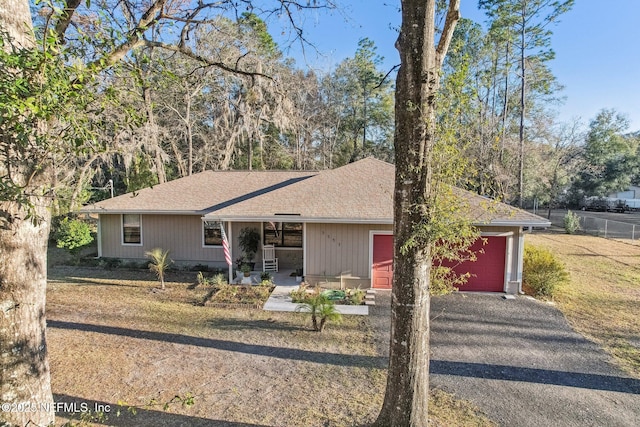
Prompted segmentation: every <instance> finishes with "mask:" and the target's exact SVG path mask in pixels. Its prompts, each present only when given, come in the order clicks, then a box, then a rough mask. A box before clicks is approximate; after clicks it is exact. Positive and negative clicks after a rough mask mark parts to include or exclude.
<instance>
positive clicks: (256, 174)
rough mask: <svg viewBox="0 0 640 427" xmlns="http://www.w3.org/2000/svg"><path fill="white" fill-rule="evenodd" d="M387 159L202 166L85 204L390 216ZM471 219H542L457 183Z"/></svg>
mask: <svg viewBox="0 0 640 427" xmlns="http://www.w3.org/2000/svg"><path fill="white" fill-rule="evenodd" d="M394 171H395V168H394V166H393V165H392V164H389V163H386V162H383V161H380V160H376V159H373V158H366V159H363V160H360V161H357V162H354V163H351V164H348V165H346V166H343V167H340V168H337V169H333V170H326V171H312V172H309V171H307V172H290V171H289V172H276V171H223V172H220V171H218V172H214V171H207V172H202V173H199V174H195V175H192V176H190V177H186V178H181V179H178V180H175V181H171V182H168V183H165V184H161V185H157V186H155V187H153V188H146V189H143V190H140V191H139V192H136V193H129V194H125V195H122V196H118V197H115V198H113V199H108V200H105V201H102V202H99V203H96V204H94V205H88V206H86V207H85V208H84V209H83V211H85V212H97V213H126V212H135V213H152V212H153V213H185V214H193V213H198V214H202V215H205V216H206V217H209V218H212V219H225V220H234V219H235V220H251V219H255V220H273V219H275V218H278V219H280V218H282V219H284V217H287V218H288V217H299V218H300V221H307V222H322V221H328V222H371V223H392V222H393V192H394V188H393V187H394ZM456 194H458V195H460V197H463V198H464V199H465V200H466V201H467V202H468V205H469V210H470V213H471V215H472V218H473V219H474V222H475V223H476V224H493V225H537V226H545V225H548V222H547V221H546V220H544V219H543V218H541V217H539V216H537V215H533V214H530V213H528V212H526V211H523V210H521V209H517V208H514V207H512V206H508V205H506V204H503V203H498V202H493V201H491V200H489V199H486V198H484V197H481V196H479V195H477V194H474V193H471V192H469V191H465V190H460V189H456Z"/></svg>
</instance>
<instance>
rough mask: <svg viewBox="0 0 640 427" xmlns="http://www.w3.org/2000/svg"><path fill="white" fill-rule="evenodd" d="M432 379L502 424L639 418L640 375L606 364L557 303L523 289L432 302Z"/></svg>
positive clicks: (621, 422) (637, 421) (639, 422)
mask: <svg viewBox="0 0 640 427" xmlns="http://www.w3.org/2000/svg"><path fill="white" fill-rule="evenodd" d="M431 311H432V319H433V322H432V329H431V352H432V359H431V385H432V386H437V387H440V388H442V389H444V390H445V391H448V392H452V393H455V394H456V395H457V396H459V397H462V398H464V399H467V400H470V401H472V402H474V403H475V404H476V405H478V406H479V407H480V408H481V409H482V410H483V411H484V412H485V413H486V414H487V415H488V416H489V418H491V419H492V420H494V421H495V422H497V423H498V424H500V425H503V426H536V427H538V426H640V380H637V379H633V378H630V377H629V376H628V375H626V374H625V373H623V372H622V371H620V370H619V369H617V368H615V367H614V366H612V365H611V364H610V358H609V357H608V356H607V354H606V353H604V351H602V350H601V349H600V348H599V347H598V346H596V345H595V344H593V343H591V342H589V341H587V340H586V339H584V338H583V337H582V336H581V335H579V334H577V333H576V332H574V331H573V330H572V329H571V328H570V327H569V325H568V324H567V321H566V320H565V319H564V317H563V316H562V313H561V312H560V311H559V310H557V309H556V308H554V307H552V306H550V305H548V304H545V303H542V302H538V301H535V300H532V299H529V298H526V297H518V298H516V299H515V300H505V299H503V298H502V297H501V295H488V294H468V293H466V294H465V293H461V294H452V295H447V296H444V297H435V298H433V299H432V302H431Z"/></svg>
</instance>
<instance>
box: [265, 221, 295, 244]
mask: <svg viewBox="0 0 640 427" xmlns="http://www.w3.org/2000/svg"><path fill="white" fill-rule="evenodd" d="M262 227H263V231H264V233H263V235H264V244H265V245H274V246H276V247H280V248H301V247H302V223H301V222H264V223H262Z"/></svg>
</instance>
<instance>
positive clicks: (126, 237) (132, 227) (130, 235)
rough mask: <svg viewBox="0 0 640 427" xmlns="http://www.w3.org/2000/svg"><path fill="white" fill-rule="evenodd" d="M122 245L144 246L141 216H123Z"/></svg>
mask: <svg viewBox="0 0 640 427" xmlns="http://www.w3.org/2000/svg"><path fill="white" fill-rule="evenodd" d="M122 243H123V244H125V245H140V244H142V218H141V215H140V214H124V215H122Z"/></svg>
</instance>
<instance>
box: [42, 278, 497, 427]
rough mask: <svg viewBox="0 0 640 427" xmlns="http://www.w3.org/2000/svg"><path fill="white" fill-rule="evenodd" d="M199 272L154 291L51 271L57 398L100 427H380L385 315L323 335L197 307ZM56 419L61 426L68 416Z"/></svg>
mask: <svg viewBox="0 0 640 427" xmlns="http://www.w3.org/2000/svg"><path fill="white" fill-rule="evenodd" d="M195 274H196V273H179V274H178V273H169V275H168V283H167V288H166V290H164V291H160V290H158V289H157V286H158V285H157V282H155V281H153V276H152V275H151V273H149V272H147V271H131V270H111V271H109V270H102V269H94V268H72V267H62V266H57V267H53V268H51V270H50V274H49V278H50V281H49V287H48V293H47V298H48V303H47V317H48V342H49V352H50V362H51V376H52V386H53V390H54V398H55V401H56V402H65V403H70V402H76V403H77V404H78V405H80V404H85V405H86V406H88V407H89V409H94V408H97V409H103V411H102V412H103V413H104V415H106V416H107V417H108V419H107V420H106V421H105V422H104V424H107V425H127V426H178V425H184V426H198V425H202V426H205V425H206V426H227V425H228V426H247V427H248V426H252V427H260V426H356V425H367V424H368V423H369V422H371V421H373V420H374V419H375V416H376V415H377V413H378V411H379V409H380V406H381V403H382V398H383V395H384V385H385V375H386V369H385V368H386V364H387V359H386V357H385V354H384V353H385V349H386V346H387V339H388V338H387V336H388V335H386V334H388V307H387V311H386V312H385V311H384V310H385V309H384V308H382V307H377V308H375V309H374V310H373V312H374V313H373V314H374V315H372V316H368V317H361V316H345V317H344V318H343V322H342V323H341V324H340V325H334V324H329V325H328V326H327V328H326V330H325V332H323V333H321V334H320V333H317V332H312V331H311V330H310V324H309V323H310V322H309V320H308V319H307V318H306V317H304V315H302V314H299V313H273V312H264V311H262V310H258V309H238V308H234V309H223V308H215V307H209V306H204V307H202V306H197V305H195V303H197V302H199V301H201V299H202V297H203V296H204V295H205V293H206V290H200V289H198V288H196V289H195V290H189V289H188V287H189V285H192V284H193V283H194V282H195ZM387 299H388V297H387ZM380 310H382V311H380ZM375 313H378V315H379V316H378V317H376V316H375ZM376 319H377V320H376ZM381 328H382V329H384V328H387V330H386V331H384V330H380V329H381ZM176 396H177V397H176ZM191 396H192V397H193V399H191ZM185 400H186V401H187V402H189V403H190V402H191V400H193V405H190V406H185V405H183V404H181V402H182V401H185ZM433 400H434V402H435V403H434V404H433V405H432V407H433V409H434V411H435V413H437V414H438V415H436V416H435V419H434V421H435V422H434V423H433V424H434V425H490V423H489V421H487V420H486V419H484V418H482V417H479V416H478V415H477V414H476V413H475V411H474V409H473V408H471V407H470V406H469V405H466V404H464V403H463V402H459V401H456V400H455V399H452V397H451V396H449V395H446V394H444V393H440V392H436V393H435V396H434V399H433ZM169 402H172V403H170V404H169V405H168V407H167V408H166V410H165V403H169ZM100 405H102V406H100ZM129 406H134V407H136V409H135V410H133V409H132V410H127V408H128V407H129ZM105 408H106V409H108V410H104V409H105ZM118 412H119V413H120V415H119V416H117V414H118ZM132 412H135V415H134V414H133V413H132ZM59 415H61V416H60V417H59V424H62V423H64V422H65V421H66V420H67V419H68V417H69V416H71V415H70V414H67V416H64V414H59ZM79 418H80V415H79V414H75V415H73V419H74V420H78V419H79ZM438 420H440V421H438Z"/></svg>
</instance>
